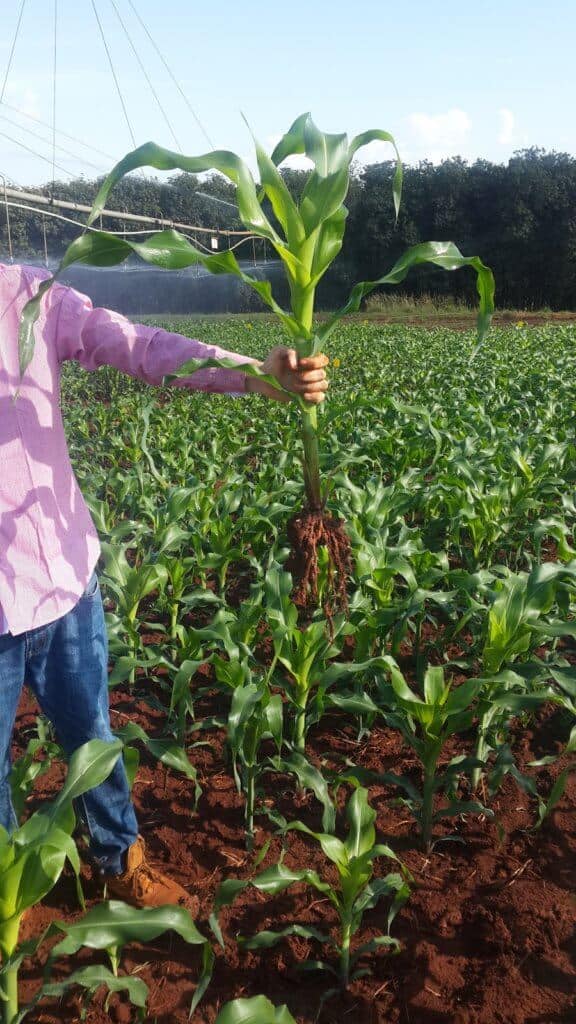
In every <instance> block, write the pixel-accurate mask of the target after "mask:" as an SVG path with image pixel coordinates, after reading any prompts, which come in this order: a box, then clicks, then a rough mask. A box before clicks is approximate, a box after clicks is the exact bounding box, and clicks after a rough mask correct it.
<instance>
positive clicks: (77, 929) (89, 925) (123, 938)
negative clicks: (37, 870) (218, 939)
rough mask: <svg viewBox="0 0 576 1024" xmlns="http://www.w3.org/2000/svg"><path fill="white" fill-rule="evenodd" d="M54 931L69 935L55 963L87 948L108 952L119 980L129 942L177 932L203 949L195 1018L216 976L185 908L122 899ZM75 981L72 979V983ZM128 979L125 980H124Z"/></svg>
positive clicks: (54, 951) (205, 945)
mask: <svg viewBox="0 0 576 1024" xmlns="http://www.w3.org/2000/svg"><path fill="white" fill-rule="evenodd" d="M52 930H53V931H60V932H64V933H65V938H63V939H62V940H61V941H60V942H59V943H57V944H56V946H54V947H53V949H52V950H51V953H50V961H51V962H52V961H53V960H55V959H56V958H57V957H60V956H72V955H73V954H74V953H77V952H78V950H79V949H81V948H82V947H83V946H88V947H89V948H90V949H101V950H105V951H106V954H107V956H108V959H109V961H110V966H111V969H112V975H113V977H114V978H117V977H118V968H119V963H120V955H121V952H122V949H123V947H124V946H125V945H126V944H127V943H128V942H150V941H151V940H152V939H155V938H157V937H158V936H159V935H162V934H163V933H164V932H166V931H173V932H176V933H177V934H178V935H180V937H181V938H182V939H184V941H185V942H188V943H190V944H192V945H195V946H201V947H202V970H201V975H200V979H199V981H198V985H197V987H196V991H195V992H194V998H193V1000H192V1005H191V1007H190V1015H192V1014H193V1013H194V1011H195V1009H196V1007H197V1006H198V1003H199V1002H200V1000H201V999H202V996H203V995H204V992H205V991H206V988H207V987H208V984H209V982H210V978H211V976H212V968H213V964H214V955H213V952H212V947H211V945H210V943H209V941H208V940H207V939H205V938H204V936H203V935H201V933H200V932H199V931H198V929H197V928H196V925H195V924H194V921H193V919H192V917H191V915H190V912H189V911H188V910H186V909H185V908H184V907H176V906H165V907H143V908H142V907H140V908H137V907H130V906H128V905H127V904H126V903H121V902H119V901H118V900H111V901H110V902H104V903H100V904H99V905H98V906H97V907H94V909H93V910H90V911H89V912H88V913H87V914H85V915H84V917H82V918H80V920H78V921H74V922H73V923H72V924H68V923H65V922H63V921H57V922H55V923H54V925H52ZM72 980H74V976H72V978H71V979H69V981H72ZM125 980H126V979H125V978H123V979H122V981H125Z"/></svg>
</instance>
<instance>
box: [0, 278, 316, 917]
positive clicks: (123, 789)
mask: <svg viewBox="0 0 576 1024" xmlns="http://www.w3.org/2000/svg"><path fill="white" fill-rule="evenodd" d="M47 276H49V275H48V274H47V273H46V272H45V271H43V270H39V269H38V268H34V267H27V266H21V265H5V264H1V263H0V687H1V704H0V825H2V826H3V827H4V828H5V829H7V830H8V831H9V832H10V831H12V830H13V829H14V827H16V825H17V822H16V818H15V815H14V810H13V807H12V802H11V796H10V770H11V760H10V744H11V737H12V733H13V730H14V724H15V720H16V713H17V708H18V703H19V699H20V695H21V692H22V688H23V686H24V684H25V683H27V684H28V685H29V687H30V688H31V689H32V691H33V693H34V694H35V696H36V698H37V700H38V703H39V705H40V707H41V709H42V711H43V713H44V714H45V715H46V716H47V717H48V719H49V720H50V721H51V722H52V724H53V726H54V728H55V730H56V733H57V735H58V738H59V740H60V742H61V744H62V746H63V747H64V750H65V751H66V753H67V755H70V754H71V753H72V752H73V751H74V750H75V749H76V748H77V747H79V746H81V745H82V744H83V743H86V742H87V741H88V740H91V739H94V738H100V739H104V740H110V741H111V740H112V739H113V736H112V732H111V729H110V718H109V705H108V648H107V636H106V628H105V622H104V613H103V607H102V598H101V595H100V589H99V584H98V577H97V575H96V573H95V567H96V564H97V562H98V558H99V554H100V548H99V544H98V538H97V534H96V530H95V527H94V525H93V523H92V520H91V518H90V515H89V512H88V509H87V507H86V505H85V503H84V500H83V498H82V496H81V494H80V490H79V487H78V483H77V481H76V479H75V476H74V473H73V470H72V466H71V463H70V458H69V453H68V449H67V445H66V439H65V436H64V429H63V423H62V415H61V411H60V372H61V366H62V363H63V362H64V361H65V360H74V361H76V362H77V363H79V364H80V365H81V366H82V367H84V369H86V370H95V369H97V368H98V367H100V366H103V365H109V366H114V367H116V368H117V369H119V370H122V371H124V372H125V373H128V374H130V375H132V376H134V377H138V378H140V379H141V380H143V381H146V382H148V383H149V384H151V385H160V384H161V383H162V381H163V378H164V377H165V376H166V375H169V374H171V373H174V372H175V371H176V370H177V369H179V368H180V367H181V366H182V365H183V364H184V363H185V362H186V361H187V360H189V359H193V358H209V357H212V358H213V357H216V358H221V357H223V356H228V357H230V358H231V359H233V360H234V362H236V363H242V362H243V363H246V362H257V361H256V360H249V359H247V357H245V356H242V355H239V354H238V353H234V352H227V351H225V350H223V349H221V348H219V347H217V346H213V345H205V344H203V343H202V342H201V341H196V340H191V339H189V338H184V337H182V336H181V335H178V334H172V333H170V332H167V331H164V330H159V329H157V328H155V327H147V326H144V325H142V324H133V323H131V322H130V321H129V320H127V319H125V318H124V317H122V316H120V315H119V314H118V313H114V312H112V311H111V310H107V309H94V308H93V307H92V304H91V302H90V300H89V299H88V298H87V297H86V296H84V295H82V294H80V293H79V292H77V291H75V290H74V289H72V288H68V287H64V286H62V285H60V284H54V285H53V287H52V288H51V289H49V291H48V293H47V295H46V296H45V297H44V299H43V302H42V307H41V313H40V317H39V319H38V322H37V324H36V328H35V338H36V345H35V350H34V355H33V358H32V361H31V362H30V364H29V366H28V368H27V370H26V372H25V374H24V376H23V377H22V378H21V376H20V371H19V351H18V329H19V322H20V317H21V313H22V309H23V307H24V305H25V303H26V302H27V301H28V300H29V299H30V298H32V297H33V296H34V295H35V294H36V291H37V289H38V286H39V283H40V281H41V280H43V279H44V278H46V277H47ZM327 362H328V360H327V359H326V357H325V356H323V355H319V356H315V357H313V358H310V359H304V360H302V361H300V362H298V360H297V357H296V353H295V351H294V350H292V349H289V348H286V347H283V346H278V347H274V348H272V349H271V351H270V352H269V354H268V355H267V356H266V359H265V360H264V361H263V362H262V363H260V364H259V365H260V366H261V367H262V369H263V370H264V371H265V372H266V373H268V374H271V375H272V376H274V377H275V378H276V380H277V381H278V382H279V383H280V385H281V388H282V390H280V389H277V388H275V387H273V386H272V385H271V384H269V383H267V382H264V381H262V380H260V379H259V378H257V377H250V376H247V375H246V374H244V373H242V372H241V371H238V370H234V369H223V368H208V369H202V370H199V371H196V372H195V373H193V374H192V375H190V376H189V377H183V378H180V379H178V381H177V386H181V387H182V386H183V387H188V388H191V389H194V390H200V391H206V392H218V393H232V394H236V395H238V394H242V393H243V392H258V393H260V394H263V395H266V396H267V397H268V398H271V399H277V400H279V401H290V400H291V399H292V398H293V396H294V395H300V396H303V398H304V399H306V400H307V401H308V402H311V403H319V402H321V401H322V400H323V399H324V397H325V392H326V389H327V387H328V384H327V380H326V372H325V369H324V368H325V366H326V365H327ZM184 428H185V425H184ZM78 810H79V813H80V817H81V819H82V821H83V823H84V825H85V828H86V829H87V833H88V839H89V851H90V859H91V861H92V863H93V864H94V865H95V867H96V870H97V871H98V872H99V873H100V875H101V877H102V878H103V880H105V881H106V884H107V887H108V891H109V893H110V894H111V895H112V896H115V897H117V898H118V899H121V900H124V901H125V902H128V903H131V904H134V905H136V906H161V905H163V904H167V903H170V904H178V903H181V904H184V905H187V906H189V907H191V906H194V905H197V904H194V900H193V898H192V897H190V896H189V894H188V893H187V891H186V890H185V889H184V888H183V887H182V886H180V885H179V884H178V883H177V882H176V881H175V880H173V879H171V878H170V877H168V876H167V875H165V874H163V873H162V872H161V871H160V870H159V869H158V868H157V867H155V866H154V865H153V864H150V863H149V861H148V858H147V855H146V849H145V844H144V841H143V839H142V837H141V836H140V835H139V831H138V824H137V820H136V815H135V811H134V807H133V804H132V801H131V798H130V793H129V787H128V782H127V778H126V773H125V770H124V766H123V763H122V759H121V758H120V759H119V761H118V762H117V763H116V766H115V768H114V770H113V771H112V773H111V775H110V776H109V777H108V779H107V780H106V781H105V782H104V783H102V784H101V785H100V786H98V787H97V788H95V789H93V790H92V791H90V792H89V793H87V794H86V795H85V796H84V797H82V798H81V800H80V802H79V808H78Z"/></svg>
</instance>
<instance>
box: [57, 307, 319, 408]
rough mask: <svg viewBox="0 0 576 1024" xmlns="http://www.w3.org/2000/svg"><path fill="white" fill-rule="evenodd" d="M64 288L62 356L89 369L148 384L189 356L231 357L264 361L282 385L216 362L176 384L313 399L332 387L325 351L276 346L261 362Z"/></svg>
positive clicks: (60, 329) (316, 400)
mask: <svg viewBox="0 0 576 1024" xmlns="http://www.w3.org/2000/svg"><path fill="white" fill-rule="evenodd" d="M60 290H61V291H62V292H63V295H62V299H61V305H60V310H59V319H58V328H57V346H58V357H59V359H60V362H63V361H64V360H66V359H73V360H75V361H76V362H78V363H80V365H81V366H83V367H84V368H85V369H86V370H96V369H98V367H100V366H114V367H116V369H118V370H121V371H123V372H124V373H128V374H130V376H132V377H138V378H139V379H140V380H143V381H146V382H147V383H148V384H155V385H158V384H161V383H162V381H163V379H164V377H166V376H169V375H170V374H173V373H175V372H176V371H177V370H179V369H180V367H181V366H183V364H184V363H186V362H188V360H189V359H223V358H228V359H232V360H233V361H234V362H235V363H237V364H241V363H253V364H255V365H257V366H260V367H261V368H262V370H263V371H264V373H266V374H268V375H269V376H272V377H275V378H276V379H277V380H278V381H279V383H280V385H281V388H282V389H284V390H281V389H279V388H275V387H274V386H273V385H272V384H269V383H268V382H267V381H263V380H261V379H259V378H258V377H249V376H247V375H246V374H245V373H242V372H241V371H239V370H233V369H220V368H218V367H210V368H207V369H203V370H197V371H196V372H195V373H192V374H190V375H189V376H186V377H179V378H178V379H177V380H175V381H174V384H175V386H177V387H188V388H193V389H194V390H196V391H213V392H218V393H231V394H238V393H242V392H257V393H259V394H262V395H266V397H268V398H273V399H277V400H279V401H284V402H287V401H290V394H289V393H291V394H297V395H300V396H301V397H302V398H304V399H305V400H306V401H308V402H312V403H314V404H317V403H319V402H322V401H323V399H324V396H325V392H326V390H327V388H328V382H327V380H326V373H325V370H324V367H325V366H326V365H327V363H328V359H327V358H326V356H324V355H318V356H313V357H311V358H309V359H303V360H300V361H298V357H297V355H296V352H295V351H294V349H289V348H286V347H283V346H278V347H275V348H273V349H271V351H270V352H269V353H268V355H267V356H266V359H265V360H264V361H263V362H260V361H259V360H257V359H251V358H250V357H249V356H244V355H240V354H239V353H238V352H230V351H228V350H227V349H223V348H220V347H219V346H218V345H205V344H204V342H202V341H198V340H197V339H193V338H185V337H183V336H182V335H181V334H173V333H171V332H170V331H164V330H161V329H160V328H157V327H146V326H145V325H144V324H133V323H132V322H131V321H130V320H128V319H127V318H126V317H124V316H122V315H121V314H120V313H114V312H112V310H110V309H94V308H93V306H92V303H91V302H90V299H89V298H87V296H85V295H82V294H81V293H80V292H77V291H75V290H74V289H73V288H61V289H60Z"/></svg>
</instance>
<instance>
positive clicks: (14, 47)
mask: <svg viewBox="0 0 576 1024" xmlns="http://www.w3.org/2000/svg"><path fill="white" fill-rule="evenodd" d="M25 6H26V0H22V3H21V4H20V13H19V14H18V23H17V25H16V31H15V32H14V38H13V40H12V46H11V48H10V56H9V57H8V65H7V67H6V73H5V75H4V81H3V82H2V92H0V103H2V101H3V99H4V93H5V91H6V85H7V84H8V75H9V74H10V68H11V67H12V61H13V59H14V51H15V50H16V43H17V41H18V35H19V33H20V25H21V24H22V15H23V14H24V7H25Z"/></svg>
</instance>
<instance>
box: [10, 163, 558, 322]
mask: <svg viewBox="0 0 576 1024" xmlns="http://www.w3.org/2000/svg"><path fill="white" fill-rule="evenodd" d="M393 170H394V168H393V165H392V163H390V162H384V163H378V164H370V165H367V166H358V167H356V169H355V170H354V173H353V175H352V180H351V187H350V192H349V196H348V200H347V206H348V209H349V217H348V225H347V230H346V237H345V242H344V247H343V250H342V253H341V254H340V256H339V258H338V259H337V260H336V262H335V264H334V265H333V267H332V269H331V272H330V275H329V276H327V278H326V280H325V281H324V282H323V283H322V285H321V289H320V292H319V299H320V302H321V304H323V305H324V306H326V307H330V306H333V305H335V304H337V303H339V302H341V301H343V300H344V298H345V296H346V294H347V292H348V290H349V289H350V287H351V286H352V285H353V284H354V283H355V282H356V281H359V280H365V279H374V278H375V277H380V276H382V274H383V273H384V272H385V271H386V270H387V269H389V267H390V266H391V264H392V263H393V262H394V260H395V259H396V258H397V257H398V256H399V255H400V254H401V253H402V252H403V251H404V249H406V248H407V247H408V246H411V245H415V244H416V243H417V242H420V241H427V240H435V241H436V240H437V241H442V240H448V239H449V240H451V241H454V242H455V243H456V244H457V245H458V246H459V248H460V249H461V250H462V252H463V253H465V254H466V255H478V256H480V257H481V258H482V259H483V260H484V262H485V263H487V264H488V265H489V266H491V267H492V269H493V271H494V274H495V277H496V282H497V303H498V305H499V306H500V307H510V308H518V309H539V308H546V307H548V308H550V309H572V310H573V309H576V159H575V158H574V157H572V156H570V155H569V154H566V153H556V152H545V151H544V150H541V149H538V148H531V149H527V150H522V151H520V152H517V153H515V154H514V156H513V157H512V158H511V159H510V160H509V161H508V164H506V165H504V164H495V163H491V162H490V161H488V160H477V161H475V162H474V163H472V164H470V163H468V162H466V161H465V160H463V159H461V158H460V157H454V158H452V159H449V160H445V161H443V162H442V163H440V164H436V165H435V164H432V163H428V162H422V163H420V164H419V165H418V166H414V167H406V168H405V171H404V187H403V197H402V207H401V211H400V216H399V218H398V221H397V223H395V222H394V210H393V206H392V198H391V183H392V174H393ZM283 174H284V177H285V180H286V182H287V184H288V186H289V188H290V190H291V191H292V192H293V194H294V195H295V196H298V195H300V194H301V192H302V189H303V187H304V184H305V180H306V173H305V172H303V171H297V170H289V169H288V170H284V171H283ZM100 180H101V179H99V180H95V181H89V180H86V179H84V178H80V179H77V180H74V181H70V182H56V183H55V184H54V185H53V186H52V185H51V186H46V187H43V188H40V189H30V190H28V191H35V192H38V193H40V194H44V195H50V194H51V195H53V197H54V198H61V199H66V200H70V201H73V202H78V203H86V204H90V203H91V202H92V200H93V198H94V196H95V194H96V191H97V188H98V185H99V182H100ZM234 191H235V190H234V187H233V186H232V185H231V184H230V183H228V182H227V181H226V180H224V179H223V178H221V177H220V176H218V175H214V176H211V177H207V178H202V179H201V178H198V177H197V176H195V175H191V174H176V175H173V176H172V177H170V178H168V179H164V180H159V179H156V178H147V177H138V176H132V177H130V178H127V179H124V180H123V181H122V182H121V183H119V185H118V186H117V187H116V188H115V190H114V192H113V193H112V198H111V201H110V203H111V205H112V206H113V208H114V209H115V210H121V211H127V212H128V211H129V212H138V213H143V214H146V215H148V216H151V217H157V218H160V217H162V218H167V219H169V220H173V221H179V222H182V223H186V224H195V225H199V226H203V227H211V228H214V229H215V230H216V231H219V232H221V233H222V234H221V237H220V246H221V248H224V247H226V245H227V243H228V240H227V236H226V232H227V231H233V230H235V229H236V230H240V229H242V224H241V223H240V221H239V219H238V216H237V214H236V211H235V209H234V208H233V204H234ZM0 200H1V197H0ZM228 204H232V205H228ZM0 207H2V209H1V212H0V259H5V258H6V257H7V255H8V237H7V224H6V216H5V212H6V211H5V209H4V208H3V204H1V202H0ZM72 216H74V215H73V214H72ZM42 221H43V223H42ZM10 226H11V235H12V247H13V251H14V256H15V258H16V259H19V260H25V259H34V260H38V259H39V260H42V258H43V256H44V252H45V247H46V248H47V250H48V253H49V254H50V256H52V257H54V256H58V255H60V254H61V253H62V252H63V250H64V249H65V247H66V246H67V245H68V244H69V242H71V241H72V239H73V238H74V237H76V235H77V233H78V228H75V227H74V226H72V225H69V224H66V223H65V222H63V221H59V220H56V219H53V218H51V217H46V218H43V219H42V218H39V217H37V216H34V215H31V214H28V213H26V212H25V211H20V210H15V209H12V210H10ZM105 226H106V227H107V228H108V229H110V230H123V229H125V228H130V227H134V226H136V227H137V225H130V224H127V223H125V222H123V221H122V220H121V218H118V220H117V221H108V220H107V221H106V222H105ZM44 232H45V235H44ZM198 237H199V238H200V239H201V240H202V241H203V242H204V244H206V237H203V238H202V236H198ZM237 254H238V256H239V257H242V255H244V257H245V258H246V259H249V260H252V259H254V258H255V257H256V258H259V259H260V258H262V256H263V255H264V254H265V253H264V249H263V245H262V243H261V242H258V243H257V247H256V248H253V247H252V245H251V243H248V245H247V246H246V247H244V248H241V249H240V250H239V251H238V253H237ZM267 256H268V258H270V259H272V258H273V256H274V254H273V252H272V251H269V252H268V253H267ZM402 291H403V293H404V294H409V295H414V296H418V295H420V294H424V293H427V294H431V295H434V296H452V297H454V298H456V299H459V300H463V301H469V302H470V303H473V302H474V301H475V286H474V275H473V274H467V273H466V272H465V271H461V272H459V273H454V274H443V273H441V272H439V271H437V270H434V269H433V268H426V267H423V268H421V269H419V270H418V271H415V272H413V274H412V276H411V277H409V278H407V279H406V281H405V282H404V283H403V285H402Z"/></svg>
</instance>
